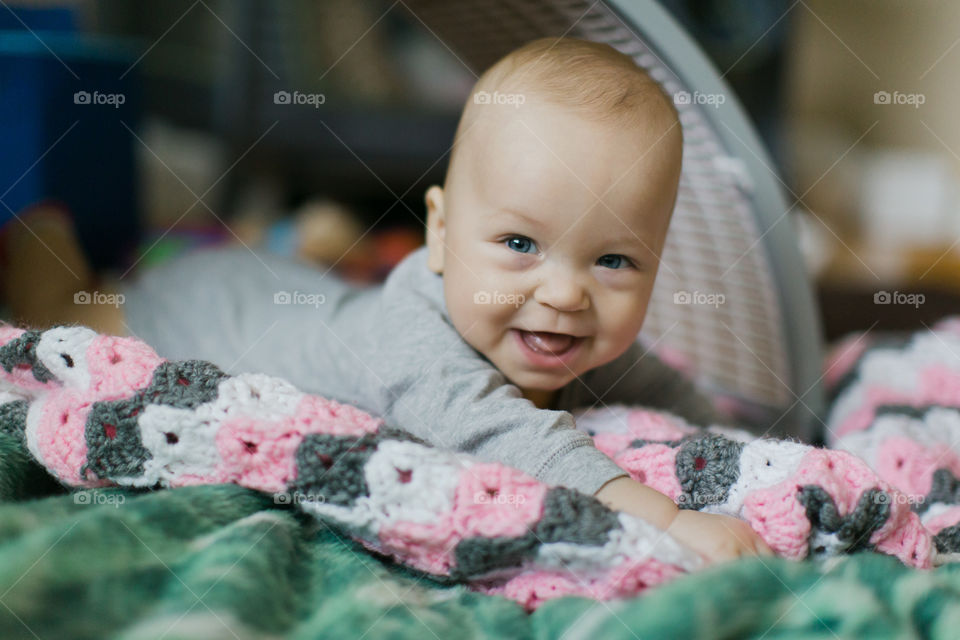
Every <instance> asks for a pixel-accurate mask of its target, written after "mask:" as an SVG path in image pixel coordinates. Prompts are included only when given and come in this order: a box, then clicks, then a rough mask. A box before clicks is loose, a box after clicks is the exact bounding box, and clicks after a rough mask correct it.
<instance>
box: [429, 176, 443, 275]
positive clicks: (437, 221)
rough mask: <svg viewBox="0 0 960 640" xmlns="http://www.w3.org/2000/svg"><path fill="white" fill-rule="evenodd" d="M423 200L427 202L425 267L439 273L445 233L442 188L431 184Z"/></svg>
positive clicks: (441, 271)
mask: <svg viewBox="0 0 960 640" xmlns="http://www.w3.org/2000/svg"><path fill="white" fill-rule="evenodd" d="M424 201H425V202H426V204H427V267H428V268H429V269H430V270H431V271H433V272H434V273H436V274H441V273H443V247H444V239H445V235H446V221H445V215H446V212H445V210H444V208H443V188H441V187H439V186H437V185H433V186H431V187H430V188H429V189H427V192H426V194H425V195H424Z"/></svg>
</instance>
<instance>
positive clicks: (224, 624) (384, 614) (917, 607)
mask: <svg viewBox="0 0 960 640" xmlns="http://www.w3.org/2000/svg"><path fill="white" fill-rule="evenodd" d="M0 500H2V505H0V605H2V606H0V638H3V639H4V640H13V639H16V638H30V639H32V640H35V639H36V638H42V639H44V640H46V639H48V638H56V639H71V638H77V639H81V638H97V639H99V640H103V639H108V638H116V639H120V638H124V639H128V638H129V639H132V638H150V639H151V640H153V639H156V638H165V639H167V640H175V639H178V638H204V639H215V638H224V639H236V638H318V637H332V638H340V637H345V638H361V637H362V638H379V637H386V636H389V637H394V638H403V637H410V638H417V639H422V638H448V637H458V638H465V637H490V638H504V637H510V638H560V637H563V638H564V639H565V640H574V639H577V638H650V637H671V638H673V637H764V638H787V637H789V638H793V637H798V638H799V637H803V638H811V637H824V638H832V637H837V636H839V637H871V638H910V637H934V638H954V637H956V635H957V629H958V628H960V563H951V564H947V565H944V566H942V567H939V568H937V569H935V570H932V571H918V570H914V569H909V568H907V567H905V566H904V565H903V564H901V563H900V562H898V561H897V560H896V559H895V558H893V557H890V556H887V555H882V554H875V553H860V554H856V555H853V556H845V557H840V558H836V559H833V560H830V561H828V563H826V564H823V563H815V562H802V563H798V562H795V561H790V560H785V559H780V558H764V559H760V558H751V559H745V560H740V561H737V562H734V563H729V564H726V565H721V566H716V567H713V568H710V569H707V570H704V571H701V572H698V573H695V574H691V575H687V576H684V577H681V578H678V579H676V580H674V581H672V582H669V583H667V584H665V585H663V586H660V587H658V588H656V589H653V590H650V591H649V592H647V593H646V594H644V595H642V596H640V597H637V598H632V599H629V600H620V601H611V602H598V601H594V600H590V599H585V598H576V597H568V598H562V599H559V600H555V601H552V602H548V603H546V604H544V605H543V606H542V607H541V608H539V609H538V610H537V611H535V612H534V613H533V614H529V615H528V614H526V613H525V612H524V610H523V608H522V607H521V606H520V605H518V604H516V603H514V602H512V601H510V600H507V599H506V598H503V597H499V596H486V595H482V594H478V593H475V592H471V591H468V590H467V589H466V588H464V587H461V586H456V587H449V586H441V585H439V584H436V583H434V582H433V581H431V580H430V579H429V578H424V577H421V576H415V575H413V574H412V573H410V572H408V571H406V570H404V569H402V568H400V567H399V566H398V565H395V564H393V563H391V562H388V561H385V560H382V559H379V558H377V557H375V556H373V555H371V554H370V552H369V551H366V550H364V549H363V548H362V547H360V546H359V545H358V544H357V543H355V542H352V541H351V540H349V539H348V538H346V537H344V536H343V535H342V534H341V533H340V532H337V531H334V530H332V529H330V528H328V527H326V526H325V525H324V524H322V523H321V522H319V521H318V520H317V519H316V518H313V517H311V516H309V515H306V514H304V513H302V512H300V511H298V510H297V509H295V508H294V507H291V506H289V505H285V504H276V503H275V502H274V500H273V498H272V497H271V496H269V495H267V494H262V493H259V492H256V491H252V490H249V489H244V488H242V487H239V486H235V485H213V486H196V487H185V488H178V489H164V490H132V489H117V488H108V489H94V490H85V491H78V492H75V493H67V492H66V490H65V489H63V488H61V487H60V485H59V484H57V483H56V482H55V481H53V480H52V479H51V478H50V476H49V475H48V474H47V473H46V471H45V470H44V469H43V468H42V467H40V466H39V465H37V463H36V462H34V461H33V460H32V458H31V457H30V456H29V454H28V453H27V452H25V451H24V450H23V449H22V448H21V445H20V444H19V442H18V441H17V440H15V439H13V438H10V437H8V436H4V435H2V434H0Z"/></svg>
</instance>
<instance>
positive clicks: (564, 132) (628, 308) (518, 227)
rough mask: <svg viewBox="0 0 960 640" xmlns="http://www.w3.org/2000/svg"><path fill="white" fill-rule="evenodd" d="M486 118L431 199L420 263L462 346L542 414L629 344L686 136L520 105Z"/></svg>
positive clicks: (646, 294)
mask: <svg viewBox="0 0 960 640" xmlns="http://www.w3.org/2000/svg"><path fill="white" fill-rule="evenodd" d="M484 106H486V105H484ZM491 108H492V109H496V110H497V111H496V113H491V114H490V115H486V114H484V115H482V116H481V117H480V119H479V120H478V121H476V123H475V125H474V127H473V128H472V129H471V130H470V131H469V133H468V134H467V135H468V136H469V140H468V141H467V142H466V144H465V146H464V147H463V148H462V149H461V151H462V155H461V156H460V157H459V158H458V162H457V164H456V166H455V167H454V173H453V174H451V176H450V177H449V179H448V181H447V190H446V191H444V190H441V189H440V188H439V187H431V189H430V190H428V192H427V206H428V245H429V247H430V250H429V253H430V258H429V263H430V268H431V269H432V270H434V271H435V272H438V273H442V274H443V279H444V295H445V299H446V304H447V309H448V312H449V314H450V318H451V321H452V323H453V325H454V326H455V327H456V329H457V331H458V332H459V333H460V335H461V336H462V337H463V339H464V340H465V341H466V342H467V343H468V344H470V345H471V346H472V347H473V348H474V349H476V350H477V351H479V352H480V353H482V354H483V355H484V356H485V357H486V358H487V359H488V360H489V361H490V362H491V363H492V364H493V365H494V366H496V367H497V368H498V369H499V370H500V371H501V372H502V373H503V374H504V375H505V376H506V377H507V378H508V379H509V380H510V381H511V382H512V383H513V384H515V385H517V386H518V387H519V388H520V389H521V391H522V392H523V394H524V396H525V397H527V398H530V399H531V400H533V401H534V402H535V403H536V404H537V405H538V406H544V405H547V404H548V403H549V399H550V398H551V397H552V395H553V394H552V392H553V391H555V390H557V389H559V388H560V387H563V386H564V385H566V384H567V383H569V382H570V381H571V380H573V379H574V378H575V377H577V376H580V375H582V374H583V373H585V372H586V371H589V370H590V369H593V368H595V367H598V366H600V365H602V364H605V363H607V362H610V361H611V360H613V359H614V358H616V357H617V356H619V355H620V354H622V353H623V352H624V351H625V350H626V349H627V348H628V347H629V346H630V344H631V343H632V342H633V341H634V340H636V338H637V334H638V333H639V331H640V328H641V326H642V325H643V319H644V316H645V315H646V311H647V304H648V302H649V300H650V294H651V291H652V290H653V285H654V279H655V278H656V275H657V269H658V267H659V262H660V252H661V250H662V248H663V242H664V238H665V236H666V231H667V226H668V223H669V218H670V212H671V210H672V208H673V205H674V201H675V197H676V189H677V181H678V179H679V174H680V160H681V154H682V152H681V135H680V131H679V124H677V125H675V126H673V128H670V127H671V125H672V124H673V122H672V121H670V120H668V119H667V118H666V117H661V118H659V119H654V120H658V122H654V123H651V124H650V126H649V127H646V128H647V129H648V130H638V129H637V128H633V129H625V128H624V127H615V126H613V125H610V124H598V123H593V122H590V121H588V120H585V119H583V118H582V117H581V116H579V115H577V114H576V113H573V112H570V111H569V110H565V109H563V108H561V107H558V106H554V105H549V104H545V103H532V104H531V101H529V99H528V102H527V103H526V104H525V105H524V106H523V107H522V108H520V109H516V110H514V109H513V107H503V106H499V105H497V106H492V107H491ZM508 110H513V113H510V112H509V111H508ZM466 139H467V138H465V140H466Z"/></svg>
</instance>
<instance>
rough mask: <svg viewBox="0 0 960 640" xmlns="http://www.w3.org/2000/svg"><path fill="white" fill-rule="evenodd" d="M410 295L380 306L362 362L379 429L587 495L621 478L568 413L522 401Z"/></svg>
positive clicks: (438, 317)
mask: <svg viewBox="0 0 960 640" xmlns="http://www.w3.org/2000/svg"><path fill="white" fill-rule="evenodd" d="M412 298H413V300H410V301H404V303H403V304H402V305H399V304H398V305H396V306H394V307H392V308H390V310H389V313H388V312H387V309H384V315H383V316H382V319H381V322H382V325H381V331H378V335H379V338H378V341H377V344H376V346H375V350H374V352H371V354H370V356H369V357H368V358H365V359H366V360H367V361H368V362H367V364H368V365H369V367H370V371H371V373H373V374H374V376H375V377H374V378H373V379H372V380H371V382H372V384H373V386H374V387H375V388H376V389H379V392H380V394H382V395H381V396H380V398H379V399H378V401H377V404H378V405H380V406H382V407H384V410H383V411H382V415H383V418H384V420H385V421H386V422H387V424H390V425H391V426H395V427H399V428H401V429H403V430H405V431H408V432H410V433H412V434H413V435H415V436H417V437H419V438H421V439H423V440H425V441H427V442H429V443H430V444H432V445H434V446H437V447H440V448H443V449H448V450H454V451H460V452H464V453H469V454H472V455H474V456H477V457H478V458H481V459H483V460H486V461H495V462H500V463H502V464H505V465H508V466H511V467H515V468H517V469H520V470H521V471H524V472H526V473H528V474H529V475H531V476H533V477H535V478H537V479H538V480H540V481H542V482H544V483H546V484H549V485H563V486H566V487H569V488H571V489H575V490H578V491H581V492H583V493H586V494H589V495H593V494H594V493H596V492H597V490H599V489H600V488H601V487H602V486H603V485H604V484H606V483H607V482H608V481H609V480H612V479H614V478H616V477H620V476H626V475H628V474H627V473H626V472H625V471H624V470H623V469H621V468H620V467H619V466H617V464H616V463H615V462H613V460H611V459H610V458H609V457H608V456H606V455H605V454H604V453H602V452H601V451H600V450H598V449H597V448H596V447H595V446H594V445H593V440H592V439H591V438H590V437H589V436H588V435H586V434H585V433H583V432H580V431H578V430H577V429H576V428H575V427H574V420H573V416H572V415H571V414H570V413H569V412H567V411H552V410H545V409H539V408H537V407H536V405H534V404H533V403H532V402H530V401H529V400H527V399H526V398H523V397H522V394H521V392H520V389H519V388H517V387H516V386H515V385H513V384H510V383H509V381H508V380H507V379H506V377H505V376H504V375H503V374H502V373H501V372H500V371H499V370H498V369H497V368H496V367H494V366H493V364H492V363H490V362H489V361H488V360H487V359H486V358H484V357H483V356H482V355H481V354H480V353H478V352H477V351H475V350H474V349H473V348H472V347H471V346H470V345H469V344H467V343H466V342H465V341H464V340H463V339H462V338H461V337H460V335H459V334H458V333H457V331H456V329H455V328H454V327H453V326H452V325H451V324H450V323H449V322H448V321H447V320H446V319H445V318H444V317H443V316H442V315H441V314H440V313H439V312H437V311H436V309H430V308H429V305H427V304H423V300H420V303H419V304H417V302H416V294H412ZM397 307H401V308H397Z"/></svg>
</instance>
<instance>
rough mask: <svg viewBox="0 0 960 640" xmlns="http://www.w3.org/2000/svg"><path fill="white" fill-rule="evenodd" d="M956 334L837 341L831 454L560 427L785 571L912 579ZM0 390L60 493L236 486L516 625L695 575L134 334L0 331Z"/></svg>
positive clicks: (704, 433)
mask: <svg viewBox="0 0 960 640" xmlns="http://www.w3.org/2000/svg"><path fill="white" fill-rule="evenodd" d="M958 327H960V322H958V321H957V320H948V321H944V322H943V323H940V324H939V325H938V326H937V327H935V328H934V331H932V332H928V333H924V334H917V335H915V336H910V337H908V338H904V339H902V340H901V341H900V342H898V343H895V344H892V345H891V344H889V343H884V342H882V341H879V342H878V341H873V340H871V339H870V338H869V337H866V336H859V337H854V338H851V339H850V340H849V341H847V342H845V343H844V344H842V345H841V348H840V350H839V351H838V352H837V353H836V354H835V355H834V357H833V359H832V360H831V364H830V365H829V367H828V371H827V382H828V384H829V385H830V386H831V388H832V389H834V393H835V394H836V396H837V398H836V401H835V403H834V407H833V410H832V412H831V414H830V416H829V418H828V420H827V423H826V426H827V429H828V431H829V432H830V433H831V434H834V435H835V438H836V440H835V442H834V444H836V446H837V448H836V449H821V448H815V447H811V446H808V445H804V444H801V443H797V442H791V441H785V440H774V439H768V438H759V439H758V438H756V437H754V436H752V435H750V434H749V433H747V432H744V431H739V430H735V429H730V428H726V427H722V426H717V425H714V426H710V427H708V428H706V429H701V428H698V427H695V426H693V425H689V424H687V423H685V422H684V421H682V420H680V419H679V418H676V417H674V416H671V415H668V414H665V413H662V412H653V411H647V410H643V409H640V408H637V407H612V408H604V409H602V410H592V411H587V412H583V413H581V414H579V415H578V426H579V428H581V429H584V430H586V431H587V432H588V433H590V434H591V435H593V436H594V439H595V442H596V444H597V446H598V448H600V449H601V450H602V451H604V452H605V453H607V454H608V455H610V456H611V457H612V458H613V459H614V460H615V461H617V462H618V464H620V465H621V466H622V467H623V468H624V469H625V470H627V471H628V472H629V473H630V474H631V475H632V476H633V477H634V478H635V479H637V480H639V481H641V482H645V483H646V484H648V485H650V486H652V487H654V488H656V489H658V490H659V491H661V492H663V493H665V494H666V495H668V496H670V497H671V498H673V499H674V500H675V501H677V503H678V504H679V505H680V506H681V507H682V508H691V509H701V510H704V511H709V512H715V513H725V514H729V515H733V516H738V517H741V518H743V519H745V520H746V521H747V522H749V523H750V524H751V526H753V528H754V529H755V530H756V531H757V532H758V533H759V534H760V535H761V536H762V537H763V538H764V539H765V540H766V542H767V543H768V544H769V545H770V546H771V547H772V548H773V549H774V550H775V551H777V552H778V554H780V555H781V556H783V557H785V558H790V559H802V558H809V557H816V558H822V557H830V556H836V555H838V554H846V553H851V552H855V551H861V550H872V551H876V552H880V553H882V554H887V555H889V556H892V557H895V558H897V559H898V560H899V561H900V562H902V563H903V564H904V565H906V566H911V567H917V568H930V567H932V566H935V565H939V564H942V563H944V562H947V561H949V560H951V559H953V557H954V556H953V555H952V554H953V553H954V551H955V550H956V549H957V547H958V546H960V545H958V544H957V541H958V539H960V536H958V534H957V531H958V528H957V523H958V521H960V507H958V505H960V489H958V482H957V479H956V478H957V474H958V473H960V468H958V467H957V465H958V464H960V459H958V456H957V454H956V453H954V450H953V449H951V448H950V445H951V444H952V442H953V440H955V439H956V437H955V436H956V435H960V410H958V409H957V407H960V358H957V357H956V355H955V354H956V353H957V352H960V330H958ZM0 385H2V386H0V429H2V430H3V431H5V432H7V433H9V434H11V435H13V436H15V437H16V438H19V439H20V441H21V442H22V444H23V446H24V448H25V450H26V451H29V453H30V455H31V456H32V457H33V458H34V459H35V460H36V461H37V462H38V463H39V464H41V465H42V466H43V468H45V469H46V470H47V471H48V472H49V473H50V474H52V475H53V476H54V477H56V479H57V480H59V482H61V483H62V484H64V485H67V486H70V487H75V488H103V487H109V486H119V487H128V488H134V489H138V488H139V489H153V488H161V487H170V488H175V487H186V486H190V485H223V484H230V485H236V486H238V487H245V488H248V489H252V490H255V491H258V492H263V493H265V494H269V495H271V496H272V499H273V500H274V502H275V504H278V505H287V506H292V507H294V508H296V509H297V510H298V511H299V512H302V513H303V514H307V515H309V516H312V517H314V518H316V519H317V521H318V522H319V523H320V524H321V525H323V526H325V527H326V526H330V527H334V528H335V530H336V531H339V532H342V533H345V534H346V535H348V536H349V537H351V538H352V539H353V540H354V541H356V542H357V543H359V544H360V545H362V546H363V547H365V548H367V549H369V550H370V551H373V552H375V553H377V554H382V555H384V556H387V557H390V558H392V559H394V560H395V561H396V562H398V563H400V564H402V565H403V566H404V567H406V568H407V570H409V571H412V572H414V573H415V574H417V575H420V576H429V577H431V578H432V579H434V580H435V581H439V582H441V583H442V582H446V583H458V584H463V585H466V586H467V587H469V588H470V589H472V590H475V591H480V592H483V593H488V594H500V595H504V596H506V597H507V598H510V599H512V600H514V601H516V602H518V603H521V604H522V605H523V606H524V607H526V608H527V609H528V610H533V609H536V608H537V607H539V606H540V605H542V604H543V603H545V602H547V601H549V600H551V599H554V598H557V597H560V596H564V595H582V596H588V597H590V598H595V599H599V600H609V599H613V598H621V597H626V596H631V595H634V594H637V593H639V592H641V591H643V590H645V589H647V588H648V587H650V586H653V585H657V584H660V583H664V582H666V581H669V580H671V579H673V578H676V577H678V576H680V575H682V574H684V573H688V572H693V571H695V570H697V569H698V568H699V567H700V566H701V564H702V563H701V561H700V558H699V557H698V556H696V555H695V554H694V553H693V552H692V551H690V550H689V549H687V548H686V547H683V546H682V545H680V544H679V543H677V542H676V541H674V540H673V539H672V538H670V536H668V535H666V534H665V533H664V532H662V531H659V530H657V529H656V528H654V527H653V526H652V525H650V524H648V523H647V522H645V521H643V520H642V519H640V518H635V517H633V516H630V515H628V514H625V513H620V512H614V511H611V510H609V509H607V508H606V507H604V506H603V505H602V504H601V503H600V502H599V501H597V500H596V499H594V498H593V497H591V496H586V495H583V494H579V493H577V492H575V491H572V490H569V489H566V488H564V487H548V486H545V485H543V484H542V483H539V482H538V481H536V480H535V479H534V478H532V477H530V476H528V475H526V474H524V473H522V472H520V471H518V470H515V469H511V468H508V467H505V466H503V465H499V464H496V463H490V462H484V461H481V460H477V459H474V458H472V457H470V456H466V455H463V454H457V453H452V452H448V451H441V450H437V449H435V448H432V447H430V446H429V445H428V444H426V443H424V442H422V441H419V440H418V439H416V438H415V437H413V436H411V435H410V434H407V433H406V432H404V431H402V430H401V429H399V428H397V427H395V426H392V425H385V424H383V422H382V421H381V420H380V419H378V418H376V417H374V416H371V415H369V414H367V413H365V412H363V411H360V410H358V409H356V408H353V407H349V406H346V405H342V404H339V403H336V402H333V401H330V400H326V399H323V398H320V397H316V396H312V395H309V394H304V393H301V392H299V391H298V390H297V389H296V388H294V387H293V386H292V385H290V384H289V383H287V382H285V381H283V380H280V379H278V378H274V377H269V376H265V375H260V374H241V375H237V376H229V375H226V374H225V373H224V372H222V371H220V370H219V369H217V367H215V366H213V365H212V364H210V363H207V362H203V361H182V362H170V361H166V360H164V359H162V358H160V357H158V356H157V354H156V353H155V352H154V351H153V350H152V349H150V348H149V347H148V346H147V345H146V344H144V343H142V342H140V341H138V340H136V339H133V338H120V337H114V336H105V335H99V334H96V333H95V332H93V331H91V330H89V329H87V328H85V327H56V328H53V329H49V330H47V331H42V332H38V331H24V330H21V329H16V328H14V327H11V326H9V325H0ZM951 436H953V437H952V438H951Z"/></svg>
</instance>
